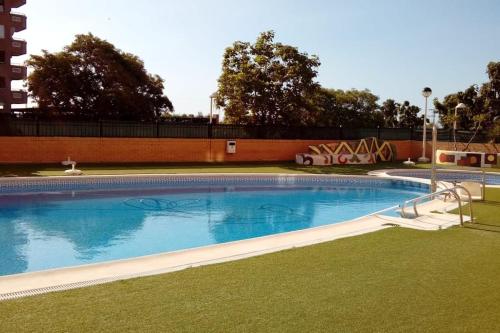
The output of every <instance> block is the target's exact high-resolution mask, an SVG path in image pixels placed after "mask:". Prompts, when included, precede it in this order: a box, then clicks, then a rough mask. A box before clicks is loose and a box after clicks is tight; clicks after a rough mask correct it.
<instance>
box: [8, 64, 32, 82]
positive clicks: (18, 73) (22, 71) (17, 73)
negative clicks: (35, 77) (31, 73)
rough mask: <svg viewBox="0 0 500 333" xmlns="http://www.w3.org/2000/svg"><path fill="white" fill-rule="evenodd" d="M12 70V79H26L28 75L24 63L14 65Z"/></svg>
mask: <svg viewBox="0 0 500 333" xmlns="http://www.w3.org/2000/svg"><path fill="white" fill-rule="evenodd" d="M10 68H11V70H10V78H11V80H25V79H26V78H27V77H28V69H27V68H26V66H22V65H12V66H11V67H10Z"/></svg>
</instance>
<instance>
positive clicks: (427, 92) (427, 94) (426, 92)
mask: <svg viewBox="0 0 500 333" xmlns="http://www.w3.org/2000/svg"><path fill="white" fill-rule="evenodd" d="M431 95H432V89H431V88H429V87H425V88H424V89H423V90H422V96H424V97H425V98H427V97H430V96H431Z"/></svg>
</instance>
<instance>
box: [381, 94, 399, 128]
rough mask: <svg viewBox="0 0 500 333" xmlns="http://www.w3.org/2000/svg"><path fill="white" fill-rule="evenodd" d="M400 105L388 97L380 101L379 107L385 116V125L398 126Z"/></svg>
mask: <svg viewBox="0 0 500 333" xmlns="http://www.w3.org/2000/svg"><path fill="white" fill-rule="evenodd" d="M399 107H400V105H399V104H398V103H396V102H395V101H394V100H393V99H388V100H386V101H385V102H384V103H382V107H381V108H380V109H381V111H382V114H383V115H384V118H385V127H398V125H399V121H398V110H399Z"/></svg>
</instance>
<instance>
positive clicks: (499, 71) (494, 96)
mask: <svg viewBox="0 0 500 333" xmlns="http://www.w3.org/2000/svg"><path fill="white" fill-rule="evenodd" d="M486 72H487V74H488V78H489V81H488V82H487V83H485V84H483V86H482V87H481V91H480V93H481V95H482V96H484V99H485V101H484V108H485V110H486V113H488V115H489V119H490V126H491V127H493V126H494V125H495V124H494V123H493V122H494V121H493V120H494V119H498V118H497V117H500V62H490V63H489V64H488V67H487V71H486Z"/></svg>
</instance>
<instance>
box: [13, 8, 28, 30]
mask: <svg viewBox="0 0 500 333" xmlns="http://www.w3.org/2000/svg"><path fill="white" fill-rule="evenodd" d="M10 21H11V24H12V28H13V29H14V31H15V32H19V31H23V30H26V15H24V14H18V13H11V14H10Z"/></svg>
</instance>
